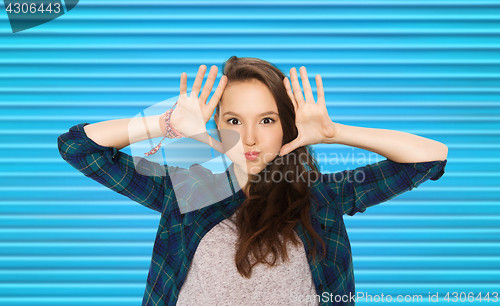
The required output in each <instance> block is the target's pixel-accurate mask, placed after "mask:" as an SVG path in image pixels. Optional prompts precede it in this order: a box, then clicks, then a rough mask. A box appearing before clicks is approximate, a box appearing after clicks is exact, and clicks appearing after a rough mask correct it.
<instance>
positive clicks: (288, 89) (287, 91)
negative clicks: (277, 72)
mask: <svg viewBox="0 0 500 306" xmlns="http://www.w3.org/2000/svg"><path fill="white" fill-rule="evenodd" d="M283 83H284V84H285V88H286V93H287V94H288V96H289V97H290V100H292V104H293V108H294V109H295V112H297V109H298V108H299V106H298V105H297V101H295V97H294V96H293V92H292V87H290V80H289V79H288V78H287V77H285V78H284V79H283Z"/></svg>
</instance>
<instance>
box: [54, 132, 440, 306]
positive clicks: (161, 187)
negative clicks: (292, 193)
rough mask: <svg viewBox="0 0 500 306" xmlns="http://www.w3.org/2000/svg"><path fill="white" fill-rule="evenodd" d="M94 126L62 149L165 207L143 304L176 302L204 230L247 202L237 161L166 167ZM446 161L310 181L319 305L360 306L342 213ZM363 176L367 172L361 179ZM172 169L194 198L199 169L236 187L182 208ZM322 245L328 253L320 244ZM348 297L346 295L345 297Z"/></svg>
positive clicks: (82, 167) (144, 200)
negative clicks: (93, 135)
mask: <svg viewBox="0 0 500 306" xmlns="http://www.w3.org/2000/svg"><path fill="white" fill-rule="evenodd" d="M87 124H89V123H80V124H77V125H75V126H73V127H71V128H70V129H69V132H66V133H64V134H62V135H60V136H59V137H58V139H57V143H58V148H59V152H60V154H61V156H62V158H63V159H64V160H65V161H66V162H68V163H69V164H70V165H71V166H73V167H74V168H75V169H77V170H78V171H80V172H82V173H83V174H84V175H85V176H87V177H89V178H91V179H93V180H95V181H96V182H98V183H100V184H102V185H104V186H106V187H107V188H109V189H111V190H113V191H115V192H117V193H119V194H122V195H124V196H126V197H128V198H130V199H131V200H133V201H136V202H137V203H139V204H142V205H144V206H146V207H148V208H151V209H153V210H156V211H158V212H160V213H161V218H160V223H159V228H158V232H157V234H156V239H155V242H154V248H153V254H152V258H151V265H150V268H149V273H148V277H147V283H146V289H145V293H144V297H143V301H142V305H143V306H145V305H148V306H149V305H151V306H162V305H175V304H176V301H177V298H178V296H179V291H180V289H181V287H182V285H183V283H184V281H185V278H186V275H187V273H188V269H189V266H190V264H191V261H192V259H193V255H194V252H195V250H196V248H197V246H198V244H199V243H200V241H201V239H202V238H203V236H204V235H205V234H206V233H207V232H208V231H209V230H210V229H211V228H212V227H213V226H215V225H217V224H218V223H219V222H221V221H222V220H224V219H226V218H228V217H229V216H231V215H232V214H233V212H234V211H235V209H236V208H237V207H238V206H239V205H240V204H242V203H243V201H244V200H245V196H244V194H243V191H242V190H241V189H240V188H239V186H238V182H237V181H236V180H235V181H232V180H231V177H235V176H234V170H233V167H234V164H231V165H230V166H229V167H228V168H227V169H226V173H220V174H213V173H212V172H211V171H210V170H208V169H206V168H204V167H202V166H201V165H199V164H194V165H192V166H190V168H189V169H185V168H180V167H173V166H168V165H159V164H158V163H153V162H151V161H149V160H147V159H145V158H141V157H132V156H130V155H128V154H125V153H123V152H121V151H119V150H117V149H116V148H114V147H104V146H101V145H98V144H97V143H95V142H94V141H92V140H91V139H90V138H88V137H87V135H86V134H85V131H84V129H83V127H84V126H85V125H87ZM446 162H447V160H444V161H432V162H421V163H396V162H393V161H391V160H388V159H385V160H383V161H380V162H377V163H374V164H370V165H366V166H363V167H359V168H356V169H354V170H345V171H342V172H337V173H329V174H322V175H321V180H318V181H317V182H316V183H315V184H314V185H312V186H311V189H310V190H311V193H312V194H313V195H315V196H316V198H317V200H316V198H313V197H312V198H311V201H312V204H313V206H312V209H311V223H312V226H313V228H314V230H315V231H316V232H317V233H319V234H320V235H321V236H322V238H323V240H324V242H325V244H326V247H327V252H326V258H325V260H323V261H320V262H316V263H315V262H313V261H312V260H311V259H310V257H309V256H308V261H309V265H310V268H311V272H312V277H313V281H314V284H315V287H316V292H317V294H318V295H319V300H320V305H354V299H353V298H350V297H353V296H355V286H354V271H353V261H352V255H351V246H350V243H349V238H348V236H347V232H346V228H345V225H344V222H343V215H344V214H346V215H350V216H352V215H354V214H356V213H358V212H360V213H362V212H364V211H365V210H366V209H367V208H368V207H370V206H373V205H376V204H379V203H382V202H385V201H388V200H390V199H393V198H395V197H397V196H398V195H400V194H402V193H404V192H406V191H410V190H412V189H413V188H416V187H418V186H419V185H420V184H422V183H423V182H425V181H427V180H429V179H431V180H437V179H439V178H440V177H441V176H442V175H443V174H444V167H445V165H446ZM136 164H137V167H145V169H149V171H150V172H151V173H156V174H158V173H168V175H153V176H145V175H142V174H140V173H139V172H140V171H137V170H136ZM165 171H167V172H165ZM360 172H362V173H360ZM195 174H196V175H195ZM356 174H357V175H356ZM360 174H361V175H362V174H364V177H363V180H361V181H360V180H359V177H360V176H359V175H360ZM173 175H176V176H177V177H176V180H175V181H176V182H182V183H180V184H184V186H181V187H185V188H190V189H188V190H191V195H192V196H193V197H195V198H196V197H199V198H200V199H201V197H202V196H203V193H206V192H207V189H203V190H200V189H202V188H197V185H199V184H195V182H196V181H197V180H196V179H195V177H197V178H199V177H200V175H201V176H206V178H208V177H210V180H207V179H205V180H204V181H211V182H212V183H213V186H209V188H210V189H209V190H212V191H215V192H217V191H218V190H222V189H223V188H222V187H226V188H228V187H231V188H232V189H231V190H233V193H232V195H229V196H228V197H227V198H224V200H222V201H219V202H217V203H215V204H213V205H209V206H206V207H202V208H201V209H198V210H194V211H190V212H188V213H186V214H181V213H180V211H179V207H178V204H177V199H176V197H175V194H174V188H173V186H172V180H171V178H172V177H173ZM228 184H229V186H228ZM176 187H179V186H177V185H176ZM205 188H206V186H205ZM234 190H238V191H237V192H234ZM296 232H297V234H298V236H299V237H300V238H301V240H302V242H303V243H304V248H305V251H306V254H310V250H309V249H308V245H307V244H306V240H305V239H306V235H307V236H308V234H307V232H305V231H304V229H303V228H302V226H301V224H300V223H299V225H298V226H297V228H296ZM308 237H309V236H308ZM317 251H318V252H319V253H321V251H322V250H321V246H318V249H317ZM336 296H338V297H337V302H336V301H335V297H336ZM343 296H344V297H343ZM342 297H343V299H344V301H340V302H339V301H338V300H339V298H342Z"/></svg>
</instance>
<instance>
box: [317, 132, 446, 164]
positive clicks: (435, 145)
mask: <svg viewBox="0 0 500 306" xmlns="http://www.w3.org/2000/svg"><path fill="white" fill-rule="evenodd" d="M335 125H336V127H337V133H336V136H335V138H334V139H331V140H329V141H327V143H338V144H344V145H347V146H352V147H357V148H360V149H364V150H368V151H371V152H375V153H377V154H380V155H382V156H384V157H386V158H387V159H390V160H392V161H395V162H398V163H417V162H427V161H436V160H445V159H446V158H447V156H448V147H447V146H446V145H445V144H443V143H441V142H438V141H435V140H432V139H428V138H424V137H421V136H417V135H413V134H410V133H405V132H401V131H393V130H386V129H375V128H364V127H357V126H349V125H344V124H339V123H335Z"/></svg>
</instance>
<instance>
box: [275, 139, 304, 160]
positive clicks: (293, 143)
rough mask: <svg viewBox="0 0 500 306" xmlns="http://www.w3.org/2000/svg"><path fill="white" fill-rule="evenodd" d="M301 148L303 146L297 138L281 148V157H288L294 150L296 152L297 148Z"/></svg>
mask: <svg viewBox="0 0 500 306" xmlns="http://www.w3.org/2000/svg"><path fill="white" fill-rule="evenodd" d="M301 146H302V145H301V144H300V141H299V139H298V138H295V139H294V140H292V141H291V142H289V143H287V144H285V145H284V146H282V147H281V150H280V155H281V156H284V155H287V154H288V153H290V152H292V151H293V150H295V149H297V148H300V147H301Z"/></svg>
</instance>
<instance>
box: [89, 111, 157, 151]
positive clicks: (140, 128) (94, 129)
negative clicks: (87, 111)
mask: <svg viewBox="0 0 500 306" xmlns="http://www.w3.org/2000/svg"><path fill="white" fill-rule="evenodd" d="M164 116H165V113H163V114H161V115H155V116H148V117H142V118H126V119H116V120H108V121H102V122H97V123H93V124H89V125H86V126H85V127H84V130H85V133H86V134H87V136H88V137H89V138H90V139H92V140H93V141H94V142H96V143H97V144H99V145H101V146H105V147H115V148H117V149H118V150H120V149H122V148H124V147H126V146H129V145H130V144H132V143H135V142H139V141H143V140H146V139H150V138H157V137H163V135H165V130H164V125H163V124H162V123H163V122H164Z"/></svg>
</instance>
